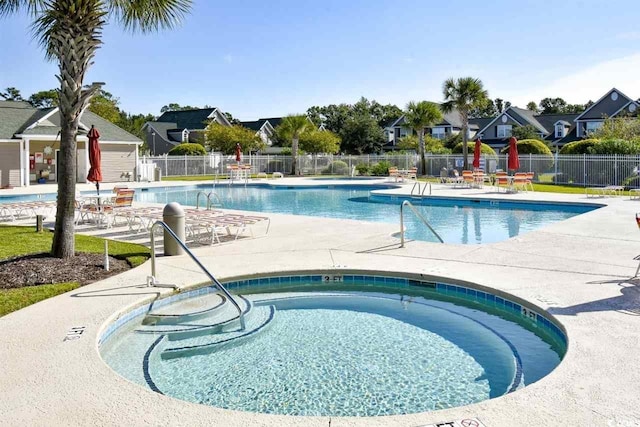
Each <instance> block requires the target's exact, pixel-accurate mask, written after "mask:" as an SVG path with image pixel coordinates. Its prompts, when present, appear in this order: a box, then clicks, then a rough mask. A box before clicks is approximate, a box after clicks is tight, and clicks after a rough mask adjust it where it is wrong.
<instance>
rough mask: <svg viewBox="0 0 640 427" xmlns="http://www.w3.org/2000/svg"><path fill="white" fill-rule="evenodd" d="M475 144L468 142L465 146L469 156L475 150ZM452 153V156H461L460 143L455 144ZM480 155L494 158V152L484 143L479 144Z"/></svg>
mask: <svg viewBox="0 0 640 427" xmlns="http://www.w3.org/2000/svg"><path fill="white" fill-rule="evenodd" d="M475 144H476V143H475V142H474V141H469V144H468V146H467V148H468V150H469V154H473V150H474V148H475ZM451 152H452V153H454V154H461V153H462V142H459V143H457V144H456V145H455V146H454V147H453V149H452V150H451ZM480 153H481V154H484V155H486V156H495V155H496V151H495V150H494V149H493V148H491V147H490V146H489V145H487V144H485V143H484V142H482V143H481V145H480Z"/></svg>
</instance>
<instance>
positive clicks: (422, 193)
mask: <svg viewBox="0 0 640 427" xmlns="http://www.w3.org/2000/svg"><path fill="white" fill-rule="evenodd" d="M427 185H428V186H429V195H431V183H430V182H425V183H424V188H423V189H422V192H421V193H420V195H421V196H424V192H425V191H426V189H427Z"/></svg>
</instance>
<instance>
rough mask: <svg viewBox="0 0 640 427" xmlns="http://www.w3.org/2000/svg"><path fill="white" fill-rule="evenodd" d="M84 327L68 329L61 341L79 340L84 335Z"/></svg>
mask: <svg viewBox="0 0 640 427" xmlns="http://www.w3.org/2000/svg"><path fill="white" fill-rule="evenodd" d="M84 330H85V326H75V327H73V328H71V329H69V332H67V335H66V336H65V337H64V339H63V340H62V341H73V340H77V339H79V338H80V337H81V336H82V334H83V333H84Z"/></svg>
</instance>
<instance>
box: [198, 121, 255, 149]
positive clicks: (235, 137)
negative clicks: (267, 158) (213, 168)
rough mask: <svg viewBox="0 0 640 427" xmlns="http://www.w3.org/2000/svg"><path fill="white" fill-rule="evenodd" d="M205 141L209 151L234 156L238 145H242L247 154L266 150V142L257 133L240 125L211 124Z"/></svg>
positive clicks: (207, 129)
mask: <svg viewBox="0 0 640 427" xmlns="http://www.w3.org/2000/svg"><path fill="white" fill-rule="evenodd" d="M204 140H205V145H206V146H207V147H208V148H209V150H211V151H221V152H223V153H224V154H233V153H234V152H235V149H236V144H240V146H241V147H242V151H245V152H249V151H258V150H261V149H262V148H264V142H262V140H261V139H260V137H259V136H258V135H256V131H254V130H251V129H247V128H245V127H242V126H238V125H234V126H225V125H221V124H219V123H211V124H210V125H209V126H207V128H206V129H205V131H204Z"/></svg>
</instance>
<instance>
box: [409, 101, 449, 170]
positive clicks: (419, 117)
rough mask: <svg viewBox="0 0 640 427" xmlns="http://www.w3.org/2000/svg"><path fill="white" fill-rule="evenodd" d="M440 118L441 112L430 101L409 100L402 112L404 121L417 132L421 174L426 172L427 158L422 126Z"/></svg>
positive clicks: (424, 126) (428, 125) (429, 125)
mask: <svg viewBox="0 0 640 427" xmlns="http://www.w3.org/2000/svg"><path fill="white" fill-rule="evenodd" d="M441 120H442V113H441V112H440V109H439V108H438V106H437V105H436V104H434V103H432V102H427V101H420V102H417V103H416V102H413V101H412V102H409V103H408V104H407V108H406V111H405V113H404V122H405V124H406V125H407V126H409V127H410V128H411V129H413V130H414V131H415V132H416V133H417V134H418V154H419V155H420V163H421V175H426V174H427V158H426V155H425V150H424V128H426V127H431V126H433V125H434V124H436V123H438V122H440V121H441Z"/></svg>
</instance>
